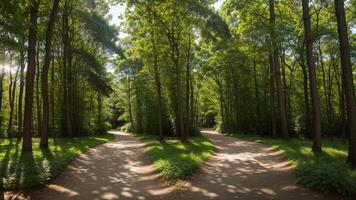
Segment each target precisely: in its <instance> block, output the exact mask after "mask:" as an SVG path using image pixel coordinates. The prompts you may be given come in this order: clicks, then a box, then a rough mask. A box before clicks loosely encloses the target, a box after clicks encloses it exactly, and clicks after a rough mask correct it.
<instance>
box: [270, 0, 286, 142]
mask: <svg viewBox="0 0 356 200" xmlns="http://www.w3.org/2000/svg"><path fill="white" fill-rule="evenodd" d="M269 11H270V13H269V14H270V25H271V27H270V29H271V30H270V31H271V39H272V49H273V64H274V72H275V81H276V88H277V97H278V106H279V114H280V120H281V129H282V134H283V138H284V139H289V133H288V125H287V116H286V108H285V96H284V92H283V85H282V80H281V72H280V62H279V53H278V47H277V41H276V37H277V36H276V33H275V32H276V30H275V26H276V22H275V14H274V0H270V1H269Z"/></svg>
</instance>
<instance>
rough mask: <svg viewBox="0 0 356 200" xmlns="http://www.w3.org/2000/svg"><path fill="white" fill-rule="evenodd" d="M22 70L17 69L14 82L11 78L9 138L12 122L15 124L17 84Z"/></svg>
mask: <svg viewBox="0 0 356 200" xmlns="http://www.w3.org/2000/svg"><path fill="white" fill-rule="evenodd" d="M10 65H11V64H10ZM20 68H21V66H19V67H18V68H17V70H16V74H15V77H14V80H12V78H10V85H9V100H10V118H9V126H8V129H7V133H8V134H9V136H10V134H11V133H12V122H13V118H14V110H15V94H16V82H17V77H18V74H19V70H20ZM10 77H11V72H10Z"/></svg>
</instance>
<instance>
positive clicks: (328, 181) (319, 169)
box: [229, 134, 356, 196]
mask: <svg viewBox="0 0 356 200" xmlns="http://www.w3.org/2000/svg"><path fill="white" fill-rule="evenodd" d="M229 136H232V137H236V138H239V139H243V140H248V141H255V142H259V143H262V144H266V145H270V146H274V147H277V148H278V149H280V150H282V151H283V152H284V155H285V156H286V158H287V159H288V160H289V161H290V162H291V164H292V165H293V166H294V167H295V174H296V176H297V180H298V183H300V184H302V185H304V186H305V187H308V188H311V189H315V190H318V191H322V192H337V193H339V194H342V195H345V196H351V195H356V170H352V169H351V168H350V166H349V165H348V164H347V163H346V158H347V150H348V147H347V144H346V143H345V142H341V141H339V140H324V141H323V143H322V146H323V147H322V148H323V152H322V153H319V154H314V153H313V152H312V151H311V146H312V142H311V141H309V140H301V139H290V140H288V141H285V140H282V139H276V138H267V137H261V136H257V135H248V134H229Z"/></svg>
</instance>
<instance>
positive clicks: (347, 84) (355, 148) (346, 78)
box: [334, 0, 356, 167]
mask: <svg viewBox="0 0 356 200" xmlns="http://www.w3.org/2000/svg"><path fill="white" fill-rule="evenodd" d="M334 2H335V15H336V19H337V30H338V34H339V43H340V58H341V59H340V61H341V69H342V84H343V88H344V90H345V99H346V107H347V118H348V123H347V124H348V132H349V154H348V158H347V160H348V162H350V164H351V165H352V166H354V167H355V166H356V98H355V89H354V82H353V71H352V65H351V59H350V47H349V41H348V33H347V24H346V19H345V10H344V1H343V0H335V1H334Z"/></svg>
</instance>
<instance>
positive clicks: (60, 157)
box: [0, 134, 114, 190]
mask: <svg viewBox="0 0 356 200" xmlns="http://www.w3.org/2000/svg"><path fill="white" fill-rule="evenodd" d="M112 139H114V135H112V134H106V135H98V136H86V137H78V138H74V139H73V140H70V139H66V138H57V139H56V140H55V141H53V139H50V140H49V149H46V150H41V149H39V148H38V144H39V138H33V144H34V150H33V152H32V153H27V152H26V153H22V152H21V147H22V142H21V141H18V140H17V139H6V140H4V141H2V143H1V144H0V159H1V160H0V174H1V179H0V190H14V189H19V188H28V187H33V186H37V185H40V184H44V183H46V182H48V181H50V180H52V179H53V178H54V177H56V176H57V175H59V174H60V172H61V171H62V170H63V169H64V167H65V166H67V165H68V164H69V162H70V161H72V160H73V159H74V158H75V157H77V156H78V155H79V154H81V153H82V152H84V151H86V150H88V149H89V148H91V147H94V146H96V145H99V144H102V143H105V142H108V141H109V140H112Z"/></svg>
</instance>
